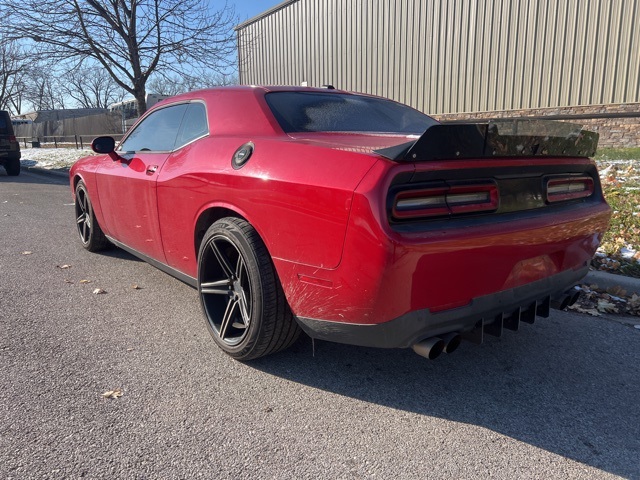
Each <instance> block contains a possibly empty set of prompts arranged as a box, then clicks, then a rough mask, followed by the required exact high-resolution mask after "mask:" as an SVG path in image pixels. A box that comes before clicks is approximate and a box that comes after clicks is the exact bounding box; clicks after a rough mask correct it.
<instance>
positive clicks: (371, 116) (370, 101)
mask: <svg viewBox="0 0 640 480" xmlns="http://www.w3.org/2000/svg"><path fill="white" fill-rule="evenodd" d="M265 98H266V100H267V104H268V105H269V107H270V108H271V111H272V112H273V115H274V116H275V117H276V120H277V121H278V123H279V124H280V126H281V127H282V129H283V130H284V131H285V132H287V133H294V132H367V133H401V134H417V135H420V134H422V133H423V132H424V131H425V130H426V129H427V128H429V127H430V126H432V125H435V124H436V123H437V122H436V121H435V120H434V119H432V118H431V117H428V116H427V115H425V114H423V113H420V112H418V111H417V110H414V109H413V108H410V107H407V106H406V105H402V104H400V103H396V102H393V101H391V100H385V99H383V98H375V97H365V96H362V95H352V94H338V93H320V92H271V93H268V94H267V95H266V96H265Z"/></svg>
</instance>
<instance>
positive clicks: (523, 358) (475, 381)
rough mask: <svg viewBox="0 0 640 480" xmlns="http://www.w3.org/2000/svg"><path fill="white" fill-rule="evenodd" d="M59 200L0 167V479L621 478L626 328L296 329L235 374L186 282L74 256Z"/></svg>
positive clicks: (638, 465) (626, 454) (556, 323)
mask: <svg viewBox="0 0 640 480" xmlns="http://www.w3.org/2000/svg"><path fill="white" fill-rule="evenodd" d="M71 201H72V200H71V194H70V190H69V188H68V186H67V185H66V184H65V183H64V180H61V179H57V178H53V177H46V176H40V175H37V174H33V173H30V172H24V173H23V174H22V175H21V176H20V177H17V178H16V177H6V176H4V172H0V232H1V233H2V235H1V236H0V365H1V366H2V368H1V372H2V373H1V374H0V478H12V479H13V478H15V479H24V478H81V477H86V478H98V477H100V478H105V477H113V478H164V479H171V478H233V479H242V478H247V479H248V478H252V479H253V478H314V479H315V478H374V477H376V478H409V479H410V478H487V477H488V476H491V477H494V478H559V477H560V478H567V477H568V478H616V477H628V478H640V454H639V452H640V382H639V381H638V380H639V379H640V330H637V329H634V328H633V326H632V325H623V324H621V323H618V322H616V321H611V320H606V319H602V318H592V317H588V316H585V315H579V314H574V313H566V312H554V313H552V315H551V317H550V318H548V319H538V321H537V322H536V323H535V324H534V325H532V326H530V325H526V326H523V327H522V328H521V330H520V331H519V332H517V333H512V332H507V333H505V335H504V336H503V337H502V338H499V339H497V338H489V339H488V340H487V341H486V342H485V343H484V344H483V345H481V346H473V345H471V344H463V346H462V347H461V348H460V349H459V350H458V351H456V352H455V353H453V354H451V355H448V356H446V355H445V356H442V357H440V358H439V359H437V360H436V361H433V362H429V361H427V360H425V359H423V358H422V357H419V356H417V355H416V354H415V353H413V352H412V351H411V350H376V349H367V348H358V347H352V346H346V345H338V344H331V343H326V342H316V343H315V348H313V346H312V342H311V340H309V339H308V338H302V339H301V340H300V341H299V342H298V344H296V345H295V346H294V348H292V349H290V350H288V351H286V352H283V353H281V354H278V355H274V356H271V357H267V358H264V359H261V360H259V361H255V362H251V363H248V364H243V363H239V362H237V361H234V360H232V359H231V358H229V357H227V356H225V355H224V354H222V353H221V352H220V351H219V350H218V349H217V348H216V347H215V345H214V343H213V341H212V340H211V338H210V337H209V334H208V332H207V329H206V327H205V324H204V320H203V316H202V314H201V312H200V307H199V304H198V297H197V293H196V291H195V290H193V289H192V288H190V287H188V286H187V285H184V284H182V283H181V282H179V281H178V280H175V279H173V278H172V277H169V276H168V275H166V274H164V273H162V272H160V271H159V270H156V269H154V268H153V267H151V266H150V265H147V264H146V263H143V262H141V261H139V260H137V259H136V258H134V257H132V256H130V255H128V254H126V253H124V252H122V251H120V250H112V251H109V252H107V253H104V254H91V253H88V252H86V251H85V250H83V249H82V247H81V246H80V243H79V241H77V239H76V232H75V225H74V210H73V206H72V205H70V204H71ZM114 208H135V205H117V206H114ZM96 289H101V290H103V291H104V292H105V293H101V294H94V293H93V292H94V291H95V290H96ZM109 391H111V392H116V393H115V394H114V395H113V396H116V397H117V395H118V394H120V393H121V396H119V397H117V398H106V397H104V396H103V394H104V393H106V392H109Z"/></svg>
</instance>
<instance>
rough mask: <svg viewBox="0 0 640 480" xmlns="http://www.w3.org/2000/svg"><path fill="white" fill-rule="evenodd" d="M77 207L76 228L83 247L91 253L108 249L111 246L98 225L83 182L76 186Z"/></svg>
mask: <svg viewBox="0 0 640 480" xmlns="http://www.w3.org/2000/svg"><path fill="white" fill-rule="evenodd" d="M75 207H76V209H75V210H76V226H77V228H78V234H79V235H80V241H81V242H82V246H83V247H84V248H86V249H87V250H89V251H90V252H98V251H100V250H104V249H105V248H107V247H108V246H109V245H110V243H109V240H108V239H107V237H105V235H104V233H103V232H102V229H101V228H100V225H98V220H96V216H95V214H94V213H93V207H92V205H91V200H90V199H89V193H88V192H87V187H86V185H85V184H84V182H83V181H82V180H80V181H79V182H78V185H77V186H76V204H75Z"/></svg>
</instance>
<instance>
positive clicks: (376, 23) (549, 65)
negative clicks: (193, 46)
mask: <svg viewBox="0 0 640 480" xmlns="http://www.w3.org/2000/svg"><path fill="white" fill-rule="evenodd" d="M639 24H640V0H413V1H412V0H289V1H286V2H284V3H282V4H280V5H278V6H276V7H274V8H273V9H271V10H269V11H267V12H265V13H263V14H262V15H259V16H257V17H255V18H253V19H251V20H248V21H247V22H245V23H243V24H241V25H239V26H238V27H237V28H236V31H237V35H238V57H239V70H240V82H241V83H242V84H264V85H274V84H279V85H301V84H304V83H305V82H306V83H307V84H308V85H309V86H321V85H323V84H331V85H335V86H336V87H337V88H341V89H345V90H354V91H360V92H366V93H371V94H375V95H382V96H385V97H389V98H393V99H395V100H398V101H400V102H403V103H406V104H409V105H411V106H413V107H416V108H418V109H419V110H422V111H424V112H426V113H429V114H433V115H436V116H438V115H444V114H447V115H444V116H443V117H442V118H446V119H459V118H469V117H474V118H478V117H483V116H484V117H492V116H511V115H549V114H551V115H558V114H560V115H563V116H572V115H578V116H582V117H584V116H589V115H592V114H598V115H600V116H606V117H610V116H611V115H618V117H617V118H618V120H616V121H613V122H609V120H611V119H607V121H604V120H602V119H601V120H602V121H600V122H596V123H598V124H599V125H600V126H604V127H606V126H607V123H611V125H610V127H612V126H617V125H626V124H629V125H631V127H629V128H628V129H627V128H626V127H624V126H623V127H621V128H622V131H621V132H619V133H621V135H619V137H629V136H630V135H631V134H632V133H633V132H636V127H635V126H634V125H637V132H636V133H633V135H636V134H637V138H636V139H635V140H633V141H632V142H631V143H635V142H637V144H640V125H638V124H639V123H640V122H639V121H638V117H637V115H638V112H640V29H638V25H639ZM565 107H568V108H569V109H566V108H565ZM465 114H466V115H465ZM603 114H604V115H603ZM634 114H635V115H636V116H635V118H634ZM596 116H597V115H596ZM620 116H622V117H625V118H623V119H620ZM587 123H588V122H587ZM610 129H611V128H610ZM605 130H606V128H605ZM627 130H628V131H627ZM601 133H602V132H601ZM608 133H611V132H608ZM613 133H615V132H613ZM609 136H610V135H609ZM631 136H632V135H631ZM626 140H628V138H626V139H625V141H624V142H623V143H629V142H627V141H626ZM613 143H615V142H613Z"/></svg>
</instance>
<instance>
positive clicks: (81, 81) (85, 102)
mask: <svg viewBox="0 0 640 480" xmlns="http://www.w3.org/2000/svg"><path fill="white" fill-rule="evenodd" d="M59 82H60V89H61V90H62V92H63V93H64V94H65V95H66V96H67V97H69V98H71V99H73V100H75V103H76V105H77V106H78V107H80V108H107V107H108V106H109V105H111V104H112V103H116V102H121V101H122V100H123V99H124V97H125V95H126V92H125V91H124V90H123V89H122V88H121V87H120V86H119V85H118V84H117V83H116V82H115V80H114V79H113V78H112V77H111V76H110V75H109V74H108V73H106V72H105V71H104V70H103V69H99V68H85V69H81V70H72V71H70V72H66V73H65V74H63V75H61V76H60V77H59Z"/></svg>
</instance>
